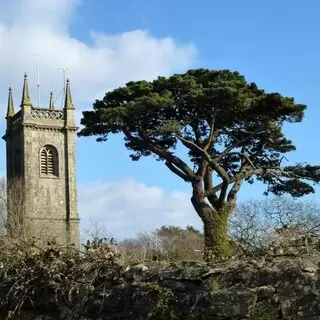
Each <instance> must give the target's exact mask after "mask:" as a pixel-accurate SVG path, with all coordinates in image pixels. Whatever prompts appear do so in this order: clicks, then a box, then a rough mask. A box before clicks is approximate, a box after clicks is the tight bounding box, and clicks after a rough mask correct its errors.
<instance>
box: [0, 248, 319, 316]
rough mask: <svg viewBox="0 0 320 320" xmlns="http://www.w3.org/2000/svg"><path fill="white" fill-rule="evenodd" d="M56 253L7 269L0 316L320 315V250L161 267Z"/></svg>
mask: <svg viewBox="0 0 320 320" xmlns="http://www.w3.org/2000/svg"><path fill="white" fill-rule="evenodd" d="M291 251H292V250H291ZM291 251H290V252H291ZM109 258H110V257H109ZM55 259H56V260H54V261H59V262H54V263H53V262H52V261H53V260H52V261H51V262H49V263H45V264H39V263H36V262H35V261H29V262H28V263H29V265H28V268H25V269H24V270H22V269H21V270H20V272H19V274H15V273H14V272H12V271H11V273H10V272H9V273H7V274H5V275H4V274H3V275H2V281H1V288H0V290H1V291H0V298H1V301H0V307H1V310H0V311H1V312H0V313H1V319H6V318H7V315H8V312H9V311H10V310H11V311H13V310H15V314H16V317H15V318H14V317H13V318H12V319H21V320H23V319H37V320H40V319H43V320H44V319H47V320H49V319H68V320H69V319H82V320H93V319H95V320H98V319H99V320H100V319H101V320H102V319H109V320H113V319H114V320H115V319H128V320H129V319H130V320H131V319H132V320H134V319H137V320H138V319H139V320H140V319H158V320H161V319H203V320H205V319H208V320H209V319H210V320H211V319H215V320H232V319H234V320H235V319H237V320H241V319H252V320H273V319H295V320H298V319H301V320H317V319H319V320H320V253H319V251H318V250H312V251H310V250H309V251H308V252H305V253H301V254H300V255H297V254H292V253H286V252H283V253H282V254H281V255H280V254H274V253H269V254H264V255H262V256H258V257H253V256H252V255H251V256H250V257H248V256H245V255H241V257H236V258H234V259H231V260H230V261H227V262H221V263H216V264H214V265H212V266H207V265H205V264H202V263H199V262H192V261H191V262H190V261H189V262H185V263H180V264H179V266H178V265H170V266H169V265H168V266H166V267H161V268H160V267H159V265H153V266H152V265H149V266H145V265H135V266H127V267H121V266H119V265H116V264H114V265H112V264H110V263H106V262H103V261H88V260H81V259H80V260H78V261H75V260H73V259H69V260H68V259H67V258H59V259H60V260H59V259H58V258H55ZM48 261H50V259H49V260H48ZM26 270H28V271H26ZM58 270H59V273H58ZM23 272H25V273H24V275H23V277H22V274H23ZM22 278H23V279H24V282H21V279H22ZM19 279H20V280H19ZM19 286H20V287H19ZM19 309H20V313H19V314H18V310H19ZM9 313H10V312H9ZM4 315H6V316H4Z"/></svg>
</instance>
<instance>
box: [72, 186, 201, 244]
mask: <svg viewBox="0 0 320 320" xmlns="http://www.w3.org/2000/svg"><path fill="white" fill-rule="evenodd" d="M78 192H79V212H80V216H81V217H82V221H81V226H82V230H84V229H87V228H88V229H90V227H93V225H92V224H91V222H94V223H96V222H97V223H98V224H99V226H100V227H103V229H105V230H107V231H108V232H109V233H111V234H112V235H113V236H115V237H117V238H118V237H120V238H124V237H132V236H134V235H135V234H136V233H137V232H145V231H150V230H152V229H156V228H159V227H161V226H163V225H175V226H180V227H186V226H187V225H193V226H195V227H197V228H199V229H201V228H202V227H201V225H202V224H201V220H200V218H199V217H198V216H197V214H196V212H195V211H194V209H193V207H192V205H191V202H190V194H188V193H184V192H177V191H175V192H172V193H171V194H166V193H165V192H164V191H163V190H162V189H160V188H158V187H147V186H146V185H144V184H142V183H139V182H137V181H133V180H125V181H117V182H111V183H106V182H97V183H91V184H87V185H82V186H80V188H79V190H78ZM90 220H91V221H90Z"/></svg>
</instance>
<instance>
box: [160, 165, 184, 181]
mask: <svg viewBox="0 0 320 320" xmlns="http://www.w3.org/2000/svg"><path fill="white" fill-rule="evenodd" d="M165 165H166V166H167V167H168V168H169V170H170V171H172V172H173V173H174V174H176V175H177V176H179V177H180V178H181V179H183V180H184V181H186V182H190V179H189V178H188V175H186V174H185V173H184V172H183V171H181V170H180V169H179V168H177V167H176V166H174V165H173V164H172V163H171V162H169V161H166V162H165Z"/></svg>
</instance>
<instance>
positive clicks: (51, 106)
mask: <svg viewBox="0 0 320 320" xmlns="http://www.w3.org/2000/svg"><path fill="white" fill-rule="evenodd" d="M49 109H50V110H53V109H54V104H53V93H52V91H51V92H50V102H49Z"/></svg>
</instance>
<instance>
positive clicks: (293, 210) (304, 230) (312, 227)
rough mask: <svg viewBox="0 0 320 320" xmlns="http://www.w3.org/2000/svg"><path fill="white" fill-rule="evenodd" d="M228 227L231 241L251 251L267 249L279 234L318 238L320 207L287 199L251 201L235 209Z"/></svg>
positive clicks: (304, 201) (308, 202) (319, 232)
mask: <svg viewBox="0 0 320 320" xmlns="http://www.w3.org/2000/svg"><path fill="white" fill-rule="evenodd" d="M229 227H230V234H231V236H232V237H233V238H235V239H236V240H238V241H240V242H241V243H242V244H244V245H245V246H246V247H247V248H249V249H253V250H255V249H259V248H260V249H261V248H264V249H265V248H266V247H268V245H270V243H271V242H272V241H273V240H275V238H276V237H277V236H276V235H277V231H280V230H288V232H295V233H299V234H301V235H305V236H320V205H319V204H318V203H317V202H314V201H307V200H303V201H301V200H298V199H293V198H292V197H287V196H279V197H272V198H266V199H262V200H251V201H248V202H244V203H241V204H239V205H238V206H237V208H236V210H235V212H234V215H233V216H232V218H231V219H230V222H229ZM275 231H276V232H275Z"/></svg>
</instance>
